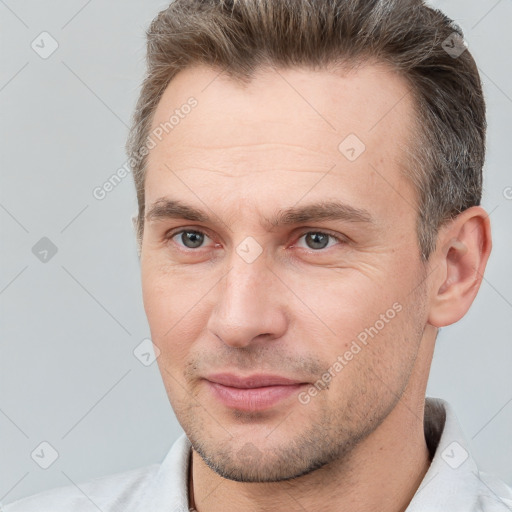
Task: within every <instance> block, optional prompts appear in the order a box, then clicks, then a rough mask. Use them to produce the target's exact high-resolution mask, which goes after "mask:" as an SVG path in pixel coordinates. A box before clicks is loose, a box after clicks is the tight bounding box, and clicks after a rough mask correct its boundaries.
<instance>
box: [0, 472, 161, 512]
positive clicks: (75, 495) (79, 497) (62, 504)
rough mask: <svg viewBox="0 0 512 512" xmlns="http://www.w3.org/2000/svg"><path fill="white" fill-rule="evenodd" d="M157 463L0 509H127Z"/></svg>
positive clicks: (19, 511) (51, 511)
mask: <svg viewBox="0 0 512 512" xmlns="http://www.w3.org/2000/svg"><path fill="white" fill-rule="evenodd" d="M159 467H160V464H152V465H150V466H145V467H141V468H137V469H132V470H130V471H124V472H122V473H115V474H112V475H107V476H103V477H100V478H94V479H90V480H87V481H85V482H81V483H77V485H69V486H63V487H57V488H54V489H50V490H47V491H43V492H40V493H38V494H34V495H32V496H29V497H27V498H22V499H20V500H17V501H15V502H12V503H10V504H7V505H1V504H0V512H36V511H37V512H69V511H71V510H72V511H73V512H89V511H91V512H92V511H94V512H98V510H102V512H111V511H112V512H113V511H114V510H123V511H128V510H129V508H128V507H129V506H131V505H134V504H135V503H137V502H138V500H139V499H140V496H141V495H142V493H143V492H144V489H145V487H146V485H147V484H148V482H150V481H151V480H152V478H153V477H154V475H155V474H156V473H157V472H158V469H159Z"/></svg>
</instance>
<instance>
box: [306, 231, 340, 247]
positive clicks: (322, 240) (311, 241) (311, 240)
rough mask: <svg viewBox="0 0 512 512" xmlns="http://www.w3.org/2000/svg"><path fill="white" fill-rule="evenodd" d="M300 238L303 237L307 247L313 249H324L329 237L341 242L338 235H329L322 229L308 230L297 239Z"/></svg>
mask: <svg viewBox="0 0 512 512" xmlns="http://www.w3.org/2000/svg"><path fill="white" fill-rule="evenodd" d="M301 238H304V241H305V242H306V245H307V248H308V249H313V250H321V249H325V248H326V247H327V246H328V244H329V239H332V240H335V241H336V242H341V240H340V239H339V238H338V237H335V236H334V235H330V234H329V233H324V232H323V231H308V232H307V233H304V234H303V235H302V236H301V237H300V238H299V240H300V239H301ZM331 245H333V244H331Z"/></svg>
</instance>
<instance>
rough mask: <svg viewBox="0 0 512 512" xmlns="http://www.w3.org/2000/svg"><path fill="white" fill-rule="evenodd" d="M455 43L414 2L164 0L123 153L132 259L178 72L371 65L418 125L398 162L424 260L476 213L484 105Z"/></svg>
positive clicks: (454, 31)
mask: <svg viewBox="0 0 512 512" xmlns="http://www.w3.org/2000/svg"><path fill="white" fill-rule="evenodd" d="M462 41H463V32H462V30H461V29H460V27H459V26H457V25H456V24H455V23H454V22H453V21H452V20H450V19H449V18H448V17H447V16H445V15H444V14H443V13H442V12H440V11H439V10H436V9H433V8H430V7H428V6H427V5H425V3H424V2H423V1H422V0H176V1H174V2H173V3H171V5H170V6H169V7H168V8H167V9H165V10H163V11H161V12H160V13H159V14H158V15H157V16H156V18H155V19H154V20H153V22H152V23H151V26H150V27H149V29H148V31H147V74H146V77H145V79H144V82H143V85H142V90H141V93H140V97H139V100H138V102H137V106H136V109H135V113H134V116H133V124H132V127H131V130H130V135H129V137H128V142H127V146H126V148H127V152H128V155H129V157H130V158H131V160H130V162H131V164H132V170H133V175H134V180H135V185H136V189H137V201H138V207H139V209H138V218H137V224H138V226H137V238H138V243H139V250H140V246H141V243H142V236H143V231H144V212H145V201H144V180H145V174H146V162H147V150H146V151H145V152H141V149H142V148H144V147H145V145H146V141H147V139H148V136H149V131H150V129H151V123H152V119H153V115H154V112H155V110H156V107H157V105H158V102H159V100H160V98H161V97H162V94H163V92H164V90H165V89H166V87H167V85H168V84H169V82H170V81H171V80H172V78H173V77H174V76H175V75H176V74H177V73H178V72H179V71H181V70H183V69H185V68H187V67H190V66H192V65H194V64H207V65H210V66H212V67H214V68H218V69H223V70H224V71H225V72H226V73H227V74H228V75H229V76H230V77H231V78H234V79H239V80H245V81H247V80H250V79H251V77H253V76H254V73H255V71H256V70H257V69H259V68H260V67H262V66H265V65H269V66H278V67H282V68H285V67H309V68H316V69H318V68H322V67H326V66H327V65H329V64H331V63H336V62H341V63H342V62H345V63H348V64H351V63H352V64H355V65H357V64H358V63H364V62H366V61H370V60H371V61H378V62H384V63H387V64H389V65H390V66H391V68H392V69H394V70H395V71H396V72H398V73H399V74H400V75H401V76H402V77H404V78H405V79H406V81H407V83H408V85H409V87H410V90H411V91H410V92H411V93H412V95H413V98H414V103H415V107H416V114H417V119H416V120H417V122H416V125H417V126H416V130H415V133H414V134H411V140H413V141H414V144H413V145H412V146H411V147H410V148H409V150H408V151H407V152H406V153H407V154H406V156H405V157H406V160H407V166H406V167H407V175H408V177H409V178H410V179H411V180H412V182H413V184H414V185H415V187H416V189H417V191H418V204H417V208H418V220H417V233H418V244H419V249H420V251H421V255H422V258H423V260H424V261H426V260H428V257H429V255H430V254H431V253H432V251H433V250H434V249H435V246H436V238H437V232H438V230H439V227H440V226H441V225H442V224H443V223H445V222H446V221H448V220H450V219H452V218H454V217H455V216H456V215H457V214H459V213H460V212H461V211H463V210H465V209H466V208H469V207H471V206H475V205H479V204H480V199H481V194H482V167H483V164H484V158H485V131H486V120H485V102H484V98H483V93H482V86H481V81H480V77H479V74H478V69H477V66H476V64H475V62H474V60H473V57H472V56H471V54H470V52H469V51H468V50H467V49H464V47H461V46H460V45H461V44H462ZM450 47H455V48H456V49H457V48H458V49H459V52H457V53H454V52H450V51H449V49H450ZM460 51H462V53H461V54H460V55H459V54H458V53H460Z"/></svg>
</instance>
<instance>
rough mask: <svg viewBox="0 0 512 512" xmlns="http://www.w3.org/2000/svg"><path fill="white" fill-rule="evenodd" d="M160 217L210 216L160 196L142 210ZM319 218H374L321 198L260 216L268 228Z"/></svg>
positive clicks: (196, 219) (201, 218) (197, 219)
mask: <svg viewBox="0 0 512 512" xmlns="http://www.w3.org/2000/svg"><path fill="white" fill-rule="evenodd" d="M164 219H184V220H189V221H192V222H204V223H210V222H212V219H211V218H210V216H209V215H208V214H207V213H205V212H204V211H202V210H199V209H197V208H195V207H193V206H190V205H188V204H185V203H183V202H181V201H178V200H174V199H169V198H165V197H162V198H160V199H157V200H156V201H155V202H154V203H153V204H152V205H151V207H150V208H149V210H148V213H147V214H146V221H148V222H151V221H158V220H164ZM323 220H342V221H347V222H358V223H373V222H374V221H373V219H372V216H371V214H370V212H369V211H368V210H364V209H361V208H355V207H353V206H350V205H348V204H343V203H339V202H337V201H322V202H318V203H313V204H308V205H304V206H299V207H297V206H292V207H290V208H285V209H283V210H279V211H278V212H277V213H276V214H275V216H274V217H273V218H271V219H268V218H266V217H265V218H264V222H265V223H266V224H267V226H268V227H270V228H276V227H279V226H289V225H294V224H301V223H305V222H318V221H323Z"/></svg>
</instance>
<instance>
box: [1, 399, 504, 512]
mask: <svg viewBox="0 0 512 512" xmlns="http://www.w3.org/2000/svg"><path fill="white" fill-rule="evenodd" d="M445 416H446V420H445ZM443 423H444V424H443ZM425 425H426V429H425V433H426V439H427V445H429V448H430V449H431V451H432V452H433V451H434V450H435V455H434V457H433V459H432V463H431V465H430V468H429V470H428V471H427V473H426V474H425V477H424V478H423V480H422V482H421V485H420V486H419V488H418V490H417V491H416V493H415V495H414V497H413V499H412V501H411V503H410V504H409V506H408V507H407V512H440V511H443V512H511V511H512V488H510V487H509V486H507V485H505V484H504V483H503V482H501V481H499V480H497V479H495V478H492V477H490V476H489V475H486V474H484V473H482V472H480V471H479V470H478V468H477V466H476V463H475V461H474V460H473V458H472V456H471V454H470V453H469V449H468V445H467V442H466V440H465V438H464V435H463V433H462V431H461V428H460V426H459V423H458V421H457V419H456V417H455V414H454V412H453V410H452V408H451V406H450V405H449V404H448V403H447V402H445V401H444V400H441V399H438V398H427V399H426V406H425ZM439 436H440V439H439ZM190 450H191V445H190V441H189V440H188V438H187V437H186V436H185V434H183V435H182V436H181V437H180V438H179V439H178V440H177V441H176V442H175V443H174V444H173V446H172V447H171V450H170V451H169V453H168V454H167V455H166V457H165V458H164V460H163V462H162V463H161V464H152V465H150V466H145V467H142V468H139V469H135V470H131V471H125V472H123V473H116V474H113V475H108V476H105V477H102V478H96V479H94V480H88V481H87V482H84V483H82V484H78V486H66V487H58V488H56V489H51V490H48V491H44V492H41V493H38V494H35V495H33V496H30V497H28V498H23V499H21V500H18V501H16V502H14V503H11V504H8V505H3V506H2V505H1V504H0V512H36V511H37V512H98V510H101V511H102V512H188V511H189V505H188V467H189V460H190Z"/></svg>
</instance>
